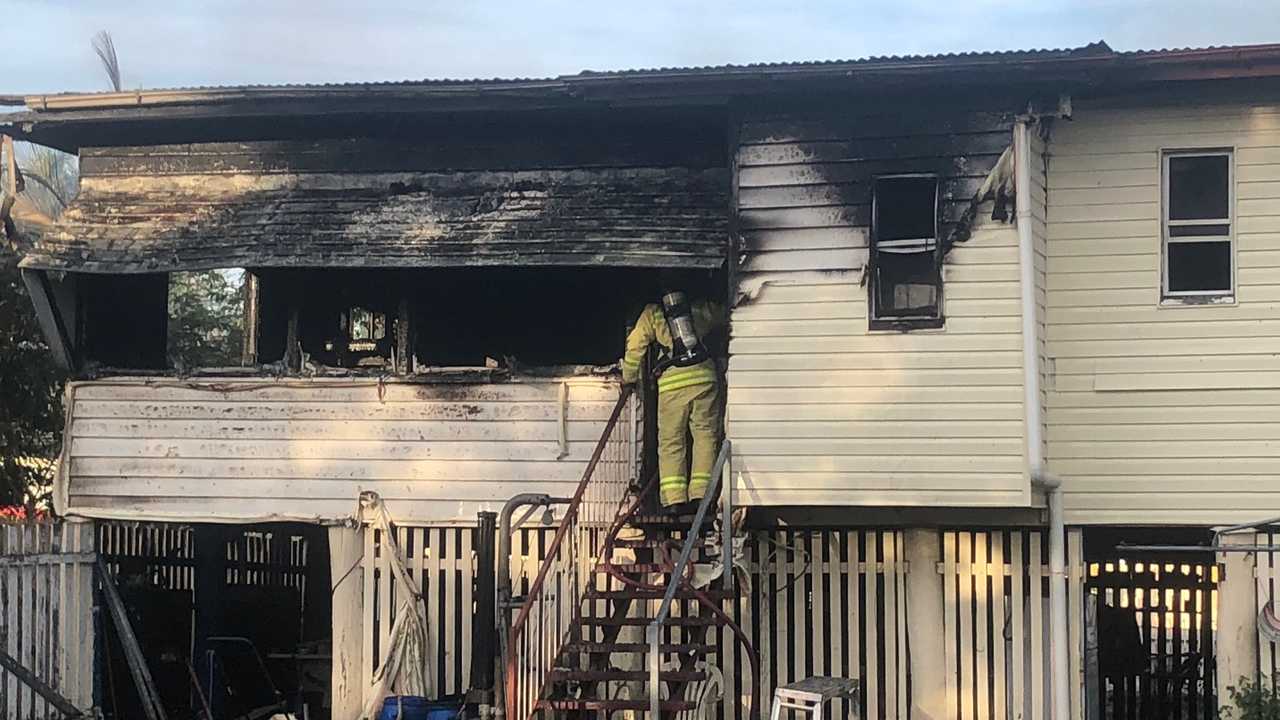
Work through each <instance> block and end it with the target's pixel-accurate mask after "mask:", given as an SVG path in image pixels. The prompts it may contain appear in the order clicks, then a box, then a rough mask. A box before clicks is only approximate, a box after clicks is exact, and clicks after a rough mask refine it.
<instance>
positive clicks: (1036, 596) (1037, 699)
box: [1027, 533, 1045, 720]
mask: <svg viewBox="0 0 1280 720" xmlns="http://www.w3.org/2000/svg"><path fill="white" fill-rule="evenodd" d="M1040 546H1041V542H1040V533H1031V548H1030V552H1029V557H1028V562H1027V564H1028V566H1029V567H1030V577H1031V582H1030V592H1028V593H1027V600H1028V602H1029V603H1030V605H1031V654H1030V656H1029V657H1028V658H1027V664H1029V665H1030V666H1031V714H1030V717H1031V720H1043V719H1044V677H1045V673H1044V647H1045V646H1044V589H1043V588H1044V585H1043V582H1042V581H1041V578H1042V577H1043V575H1042V573H1043V565H1042V564H1041V554H1040Z"/></svg>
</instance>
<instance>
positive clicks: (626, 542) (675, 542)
mask: <svg viewBox="0 0 1280 720" xmlns="http://www.w3.org/2000/svg"><path fill="white" fill-rule="evenodd" d="M683 542H684V541H683V540H681V539H679V538H671V537H656V538H649V537H647V538H639V539H636V538H631V539H623V538H618V539H617V540H614V541H613V546H614V547H618V548H659V547H668V546H670V547H677V548H678V547H680V544H681V543H683Z"/></svg>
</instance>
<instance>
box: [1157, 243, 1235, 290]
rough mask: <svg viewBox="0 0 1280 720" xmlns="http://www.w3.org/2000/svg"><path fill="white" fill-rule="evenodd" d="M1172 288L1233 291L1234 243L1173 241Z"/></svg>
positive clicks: (1171, 244)
mask: <svg viewBox="0 0 1280 720" xmlns="http://www.w3.org/2000/svg"><path fill="white" fill-rule="evenodd" d="M1168 252H1169V291H1170V292H1190V291H1201V292H1204V291H1210V290H1219V291H1222V292H1231V243H1229V242H1179V243H1169V245H1168Z"/></svg>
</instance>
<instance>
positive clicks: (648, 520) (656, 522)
mask: <svg viewBox="0 0 1280 720" xmlns="http://www.w3.org/2000/svg"><path fill="white" fill-rule="evenodd" d="M714 520H715V513H711V512H709V513H707V515H706V517H704V518H703V519H702V526H703V527H706V526H708V525H710V524H711V523H712V522H713V521H714ZM627 524H628V525H630V526H632V527H638V528H667V529H671V530H688V529H689V528H690V527H691V526H692V525H693V515H692V514H689V515H668V514H666V513H636V514H635V515H632V516H631V517H630V518H628V519H627Z"/></svg>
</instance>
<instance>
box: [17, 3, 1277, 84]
mask: <svg viewBox="0 0 1280 720" xmlns="http://www.w3.org/2000/svg"><path fill="white" fill-rule="evenodd" d="M366 6H367V7H366ZM0 17H4V19H5V42H4V47H3V50H0V93H26V92H45V91H64V90H102V89H106V82H107V81H106V76H105V75H104V74H103V72H102V70H101V68H100V66H99V64H98V60H97V59H96V57H95V56H94V54H93V51H92V50H91V49H90V46H89V40H90V38H91V37H92V36H93V34H94V33H96V32H97V31H99V30H108V31H110V32H111V34H112V36H113V37H114V38H115V43H116V48H117V50H118V52H119V56H120V63H121V66H122V69H123V76H124V85H125V87H126V88H140V87H173V86H184V85H228V84H230V85H234V84H249V83H287V82H349V81H373V80H405V79H421V78H441V77H453V78H459V77H462V78H472V77H495V76H497V77H528V76H546V75H557V74H563V73H573V72H577V71H579V70H583V69H595V70H605V69H620V68H634V67H653V66H671V65H703V64H722V63H745V62H761V61H779V60H821V59H836V58H857V57H865V56H868V55H890V54H909V53H935V52H957V51H964V50H1004V49H1022V48H1040V47H1071V46H1077V45H1083V44H1086V43H1089V42H1092V41H1095V40H1099V39H1105V40H1106V41H1107V42H1108V43H1109V44H1111V46H1112V47H1113V48H1116V49H1117V50H1129V49H1137V48H1160V47H1182V46H1201V45H1215V44H1245V43H1264V42H1280V2H1277V1H1276V0H1253V2H1232V0H822V1H821V2H803V1H801V0H770V1H768V2H764V1H761V0H733V1H732V2H730V1H728V0H683V1H679V2H677V1H676V0H641V1H637V0H613V1H610V0H596V2H568V1H566V0H554V1H551V2H537V1H535V0H528V1H526V2H516V1H511V2H486V1H484V0H454V1H453V2H437V1H435V0H395V1H392V2H378V1H377V0H371V1H369V2H361V1H360V0H340V1H339V0H228V1H226V2H220V3H192V2H183V0H97V1H96V2H78V1H75V0H0Z"/></svg>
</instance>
